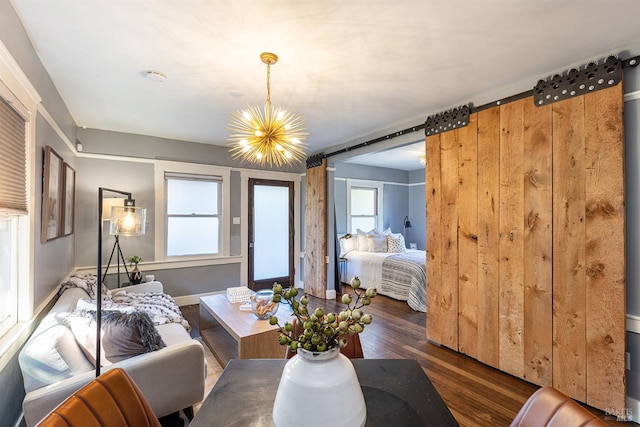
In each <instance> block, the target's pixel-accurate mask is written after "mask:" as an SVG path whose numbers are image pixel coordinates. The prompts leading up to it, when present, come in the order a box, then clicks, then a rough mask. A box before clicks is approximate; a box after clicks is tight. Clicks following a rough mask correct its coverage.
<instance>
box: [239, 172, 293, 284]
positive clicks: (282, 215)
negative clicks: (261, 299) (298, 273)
mask: <svg viewBox="0 0 640 427" xmlns="http://www.w3.org/2000/svg"><path fill="white" fill-rule="evenodd" d="M293 217H294V209H293V182H289V181H273V180H265V179H249V287H250V288H251V289H264V288H271V287H272V286H273V282H278V283H280V284H282V285H283V286H290V285H292V284H293V283H294V282H293V276H294V268H293V242H294V240H293V239H294V223H293V220H294V218H293Z"/></svg>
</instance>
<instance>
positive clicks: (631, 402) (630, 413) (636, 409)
mask: <svg viewBox="0 0 640 427" xmlns="http://www.w3.org/2000/svg"><path fill="white" fill-rule="evenodd" d="M625 410H626V411H625V414H621V415H623V416H626V417H627V419H626V421H633V422H634V423H636V424H640V400H636V399H634V398H633V397H629V396H627V407H626V408H625ZM616 415H617V414H616Z"/></svg>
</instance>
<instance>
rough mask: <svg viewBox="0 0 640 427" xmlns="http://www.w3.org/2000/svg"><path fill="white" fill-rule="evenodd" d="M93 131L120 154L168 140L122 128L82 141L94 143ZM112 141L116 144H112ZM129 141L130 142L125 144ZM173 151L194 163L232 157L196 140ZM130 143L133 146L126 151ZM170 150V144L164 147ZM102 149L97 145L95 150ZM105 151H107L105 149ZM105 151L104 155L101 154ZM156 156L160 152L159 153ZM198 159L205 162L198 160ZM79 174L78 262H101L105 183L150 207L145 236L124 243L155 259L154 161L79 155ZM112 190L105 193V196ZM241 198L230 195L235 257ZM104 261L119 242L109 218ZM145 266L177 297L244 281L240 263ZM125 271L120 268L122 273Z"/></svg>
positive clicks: (236, 177)
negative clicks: (100, 215) (110, 230)
mask: <svg viewBox="0 0 640 427" xmlns="http://www.w3.org/2000/svg"><path fill="white" fill-rule="evenodd" d="M94 133H96V134H98V135H99V137H100V141H101V144H103V145H104V146H105V147H107V148H109V149H111V148H110V147H113V146H114V145H119V146H121V149H122V150H123V152H122V153H121V154H124V155H129V156H132V155H133V154H137V156H135V157H141V156H140V154H143V153H152V154H154V155H155V154H158V152H159V150H158V149H157V147H156V144H157V146H158V147H160V150H162V147H165V144H166V142H167V140H164V139H161V138H154V137H140V136H139V135H130V134H122V133H118V132H105V131H95V132H94V131H91V130H83V131H82V137H83V141H95V139H94V138H93V135H94ZM112 141H113V142H112ZM122 141H126V142H127V143H124V144H123V143H122ZM170 145H171V150H172V151H174V152H173V154H172V159H173V160H178V161H191V160H192V158H193V157H194V153H195V157H199V158H200V160H206V159H220V161H221V163H226V162H228V161H229V155H228V154H227V150H225V151H224V152H220V147H217V146H209V145H206V144H195V143H190V142H184V141H172V143H171V144H170ZM125 147H128V148H127V150H125ZM165 148H167V147H165ZM88 149H94V147H93V145H92V144H91V143H89V144H87V143H85V142H83V153H87V152H88ZM96 149H97V148H96ZM100 151H104V150H102V149H100ZM100 154H104V153H102V152H101V153H100ZM156 157H157V156H156ZM199 163H202V161H201V162H199ZM77 173H78V177H81V179H80V180H79V183H78V189H77V209H78V212H79V215H78V216H77V220H76V230H77V236H78V245H77V253H76V263H77V265H78V266H95V265H96V263H97V233H98V231H97V227H98V225H97V222H96V218H97V215H98V203H97V200H98V188H99V187H106V188H111V189H115V190H120V191H126V192H131V193H132V195H133V198H134V199H135V200H136V206H140V207H145V208H146V209H147V225H146V233H145V235H144V236H140V237H121V238H120V246H121V249H122V252H123V254H124V256H125V258H126V257H128V256H130V255H131V254H137V255H140V256H141V257H142V259H143V260H144V262H153V261H159V260H155V259H154V257H155V246H154V245H155V238H154V237H155V235H156V230H157V229H158V228H159V227H161V225H159V224H156V223H155V188H154V185H155V184H154V165H153V164H152V163H149V162H142V161H136V160H135V159H131V158H129V159H122V160H119V159H114V158H109V159H104V158H93V157H78V159H77ZM240 186H241V182H240V173H239V172H237V171H234V172H233V173H232V174H231V179H230V187H231V188H230V192H231V194H232V195H239V194H240ZM107 194H108V193H106V192H105V195H107ZM241 204H242V201H241V200H240V198H239V197H231V206H230V209H231V215H230V218H227V220H228V221H229V226H230V230H231V244H230V255H239V254H240V225H233V224H232V218H233V217H234V216H240V214H241ZM103 227H104V228H103V245H102V254H103V256H102V263H103V266H106V265H107V263H108V260H109V256H110V254H111V251H112V249H113V245H114V243H115V240H114V237H113V236H111V235H109V234H108V222H105V223H104V226H103ZM144 262H143V264H141V265H140V267H139V268H140V270H141V271H142V274H143V275H146V274H154V275H155V276H156V280H160V281H161V282H162V283H163V285H164V289H165V291H166V292H167V293H168V294H170V295H172V296H174V297H181V296H188V295H197V294H201V293H208V292H215V291H223V290H225V289H226V288H228V287H230V286H238V283H240V263H239V262H233V263H230V264H222V265H209V266H197V267H182V268H176V269H166V268H163V269H162V270H154V269H153V265H151V266H145V265H144ZM116 271H117V270H116V265H115V260H114V261H112V263H111V264H110V268H109V271H108V275H107V278H106V280H105V283H107V285H108V286H110V287H114V286H116V283H117V278H116V277H115V272H116ZM122 271H123V270H122V269H121V272H122ZM120 282H121V283H125V282H128V279H127V277H126V275H125V274H124V273H122V274H121V278H120Z"/></svg>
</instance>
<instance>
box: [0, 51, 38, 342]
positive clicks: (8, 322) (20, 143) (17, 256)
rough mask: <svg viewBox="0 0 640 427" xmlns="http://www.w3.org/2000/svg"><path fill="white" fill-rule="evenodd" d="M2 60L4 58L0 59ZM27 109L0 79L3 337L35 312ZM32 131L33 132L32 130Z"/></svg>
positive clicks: (0, 307) (0, 304) (0, 296)
mask: <svg viewBox="0 0 640 427" xmlns="http://www.w3.org/2000/svg"><path fill="white" fill-rule="evenodd" d="M0 62H1V61H0ZM29 116H30V115H29V113H28V110H27V108H26V107H25V106H24V105H23V104H22V102H20V100H19V99H18V98H16V97H15V95H13V94H12V93H11V91H9V90H8V88H7V87H6V86H4V84H3V83H2V82H0V151H1V152H2V153H3V156H4V161H3V165H4V166H2V167H0V337H3V336H5V335H9V334H7V332H9V330H11V329H12V328H13V326H15V325H16V324H17V323H18V322H19V321H22V320H26V319H28V318H29V317H30V316H31V315H32V313H33V307H32V306H31V304H32V300H31V297H30V286H29V283H30V280H29V243H28V242H29V236H30V228H29V225H28V224H29V223H30V221H29V209H32V205H31V203H30V201H29V198H28V197H27V195H28V193H27V189H28V182H30V179H29V178H28V174H27V170H28V165H29V164H31V163H30V162H31V161H32V159H30V160H28V159H27V153H28V146H29V143H28V139H27V135H28V127H27V125H28V124H29V125H32V123H28V121H27V119H25V117H29ZM29 134H30V133H29Z"/></svg>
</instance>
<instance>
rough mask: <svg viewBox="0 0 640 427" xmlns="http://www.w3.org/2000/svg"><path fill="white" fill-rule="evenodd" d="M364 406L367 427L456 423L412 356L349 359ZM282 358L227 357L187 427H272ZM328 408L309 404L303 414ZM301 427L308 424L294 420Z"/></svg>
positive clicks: (455, 424)
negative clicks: (226, 361) (221, 370)
mask: <svg viewBox="0 0 640 427" xmlns="http://www.w3.org/2000/svg"><path fill="white" fill-rule="evenodd" d="M350 360H351V362H352V363H353V367H354V369H355V371H356V375H357V376H358V381H359V382H360V386H361V388H362V392H363V395H364V399H365V404H366V407H367V420H366V423H365V426H367V427H390V426H393V427H422V426H431V427H433V426H438V427H439V426H457V425H458V423H457V422H456V420H455V418H454V417H453V415H452V414H451V411H449V408H447V405H445V403H444V401H443V400H442V398H441V397H440V395H439V394H438V392H437V390H436V389H435V387H434V386H433V384H432V383H431V381H430V380H429V378H428V377H427V375H426V374H425V372H424V370H423V369H422V367H421V366H420V364H419V363H418V362H417V361H416V360H414V359H350ZM286 363H287V359H233V360H230V361H229V363H228V364H227V366H226V367H225V369H224V371H223V372H222V374H221V375H220V378H219V379H218V381H217V382H216V384H215V385H214V387H213V388H212V389H211V392H210V393H209V394H208V396H207V397H206V398H205V400H204V402H203V403H202V405H201V407H200V408H199V409H198V410H197V412H196V414H195V417H194V418H193V420H191V422H190V423H189V427H205V426H206V427H272V426H273V417H272V413H273V403H274V400H275V397H276V392H277V390H278V384H279V382H280V377H281V375H282V371H283V370H284V367H285V364H286ZM328 410H331V408H314V407H313V396H309V419H312V417H322V413H323V411H328ZM300 422H301V424H300V425H301V426H304V425H308V424H309V423H308V422H305V420H300Z"/></svg>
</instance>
